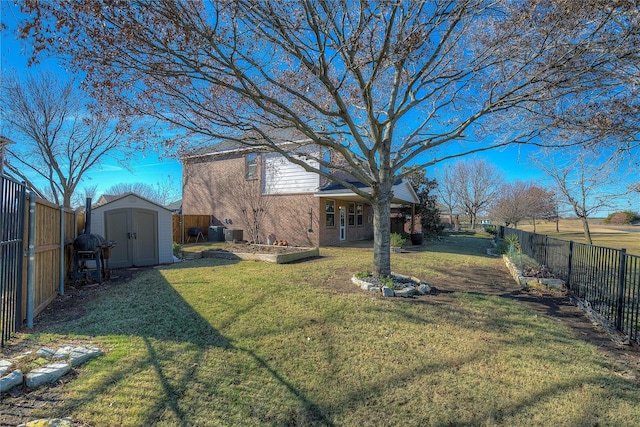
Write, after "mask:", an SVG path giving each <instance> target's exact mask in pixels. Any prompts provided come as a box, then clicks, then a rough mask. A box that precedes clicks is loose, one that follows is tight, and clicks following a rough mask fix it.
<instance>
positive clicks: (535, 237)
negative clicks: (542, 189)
mask: <svg viewBox="0 0 640 427" xmlns="http://www.w3.org/2000/svg"><path fill="white" fill-rule="evenodd" d="M509 235H515V236H517V237H518V240H519V242H520V250H521V251H522V253H523V254H525V255H527V256H529V257H530V258H532V259H534V260H535V261H536V262H538V263H540V264H542V265H545V266H546V267H547V268H549V269H550V270H551V271H552V272H553V273H554V275H555V276H556V277H558V278H560V279H562V280H564V281H565V282H566V284H567V289H568V290H569V292H570V293H571V295H572V296H574V297H575V298H577V299H579V300H581V301H583V302H584V303H585V305H587V306H588V307H589V308H590V309H591V310H593V311H594V312H596V313H597V314H598V315H599V316H600V317H601V318H602V319H604V320H605V321H607V322H608V323H609V324H610V326H613V327H615V328H616V329H617V330H619V331H620V332H622V333H623V334H625V335H626V336H628V337H629V339H630V340H632V341H634V342H636V343H637V344H640V332H639V331H640V257H639V256H636V255H630V254H627V252H626V250H625V249H613V248H606V247H602V246H594V245H587V244H584V243H577V242H573V241H566V240H559V239H555V238H552V237H549V236H546V235H541V234H537V233H530V232H528V231H523V230H518V229H513V228H506V227H500V236H501V237H506V236H509Z"/></svg>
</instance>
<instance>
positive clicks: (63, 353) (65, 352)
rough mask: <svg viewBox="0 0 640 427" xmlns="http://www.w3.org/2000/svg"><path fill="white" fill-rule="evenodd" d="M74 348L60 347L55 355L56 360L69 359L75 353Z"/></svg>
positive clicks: (68, 346) (69, 346)
mask: <svg viewBox="0 0 640 427" xmlns="http://www.w3.org/2000/svg"><path fill="white" fill-rule="evenodd" d="M73 349H74V347H73V346H71V345H65V346H63V347H60V348H59V349H58V350H57V351H56V352H55V354H54V355H53V358H54V359H58V360H62V359H67V358H69V354H71V352H72V351H73Z"/></svg>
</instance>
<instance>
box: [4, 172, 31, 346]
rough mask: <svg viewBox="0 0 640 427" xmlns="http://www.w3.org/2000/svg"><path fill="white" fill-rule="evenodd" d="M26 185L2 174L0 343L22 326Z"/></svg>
mask: <svg viewBox="0 0 640 427" xmlns="http://www.w3.org/2000/svg"><path fill="white" fill-rule="evenodd" d="M25 200H26V188H25V186H24V185H23V184H20V183H18V182H16V181H13V180H12V179H10V178H7V177H3V176H0V208H1V209H0V246H1V247H0V347H2V346H4V344H5V341H7V340H8V339H9V338H10V337H11V335H12V334H13V333H14V332H15V331H17V330H20V328H21V326H22V325H21V323H22V313H21V308H22V259H23V249H24V242H23V240H24V227H25V223H24V218H25V211H24V210H25V208H26V203H25Z"/></svg>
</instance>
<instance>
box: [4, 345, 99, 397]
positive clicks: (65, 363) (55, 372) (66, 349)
mask: <svg viewBox="0 0 640 427" xmlns="http://www.w3.org/2000/svg"><path fill="white" fill-rule="evenodd" d="M102 354H103V353H102V350H100V349H99V348H96V347H89V346H79V347H74V346H71V345H67V346H62V347H60V348H58V349H57V350H53V349H50V348H46V347H43V348H41V349H39V350H38V351H36V353H35V355H36V356H37V357H39V358H44V359H47V360H49V363H48V364H46V365H45V366H42V367H40V368H36V369H33V370H31V371H29V372H27V373H26V374H23V373H22V371H21V370H20V369H15V370H11V368H13V367H14V366H16V365H17V364H19V363H20V361H21V360H23V359H26V358H28V357H31V356H33V352H31V351H29V352H26V353H24V354H22V355H20V356H18V357H17V358H15V359H14V360H0V393H4V392H7V391H9V390H11V389H12V388H14V387H16V386H19V385H22V384H24V385H26V386H27V387H29V388H36V387H40V386H41V385H44V384H49V383H53V382H56V381H57V380H58V378H60V377H62V376H63V375H66V374H67V373H69V371H71V368H75V367H76V366H80V365H82V364H83V363H85V362H86V361H87V360H89V359H92V358H94V357H97V356H102Z"/></svg>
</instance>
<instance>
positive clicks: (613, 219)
mask: <svg viewBox="0 0 640 427" xmlns="http://www.w3.org/2000/svg"><path fill="white" fill-rule="evenodd" d="M638 219H640V215H639V214H638V213H637V212H633V211H624V212H615V213H612V214H609V215H608V216H607V217H606V218H605V219H604V221H603V222H604V223H605V224H614V225H628V224H633V223H634V222H635V221H637V220H638Z"/></svg>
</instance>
